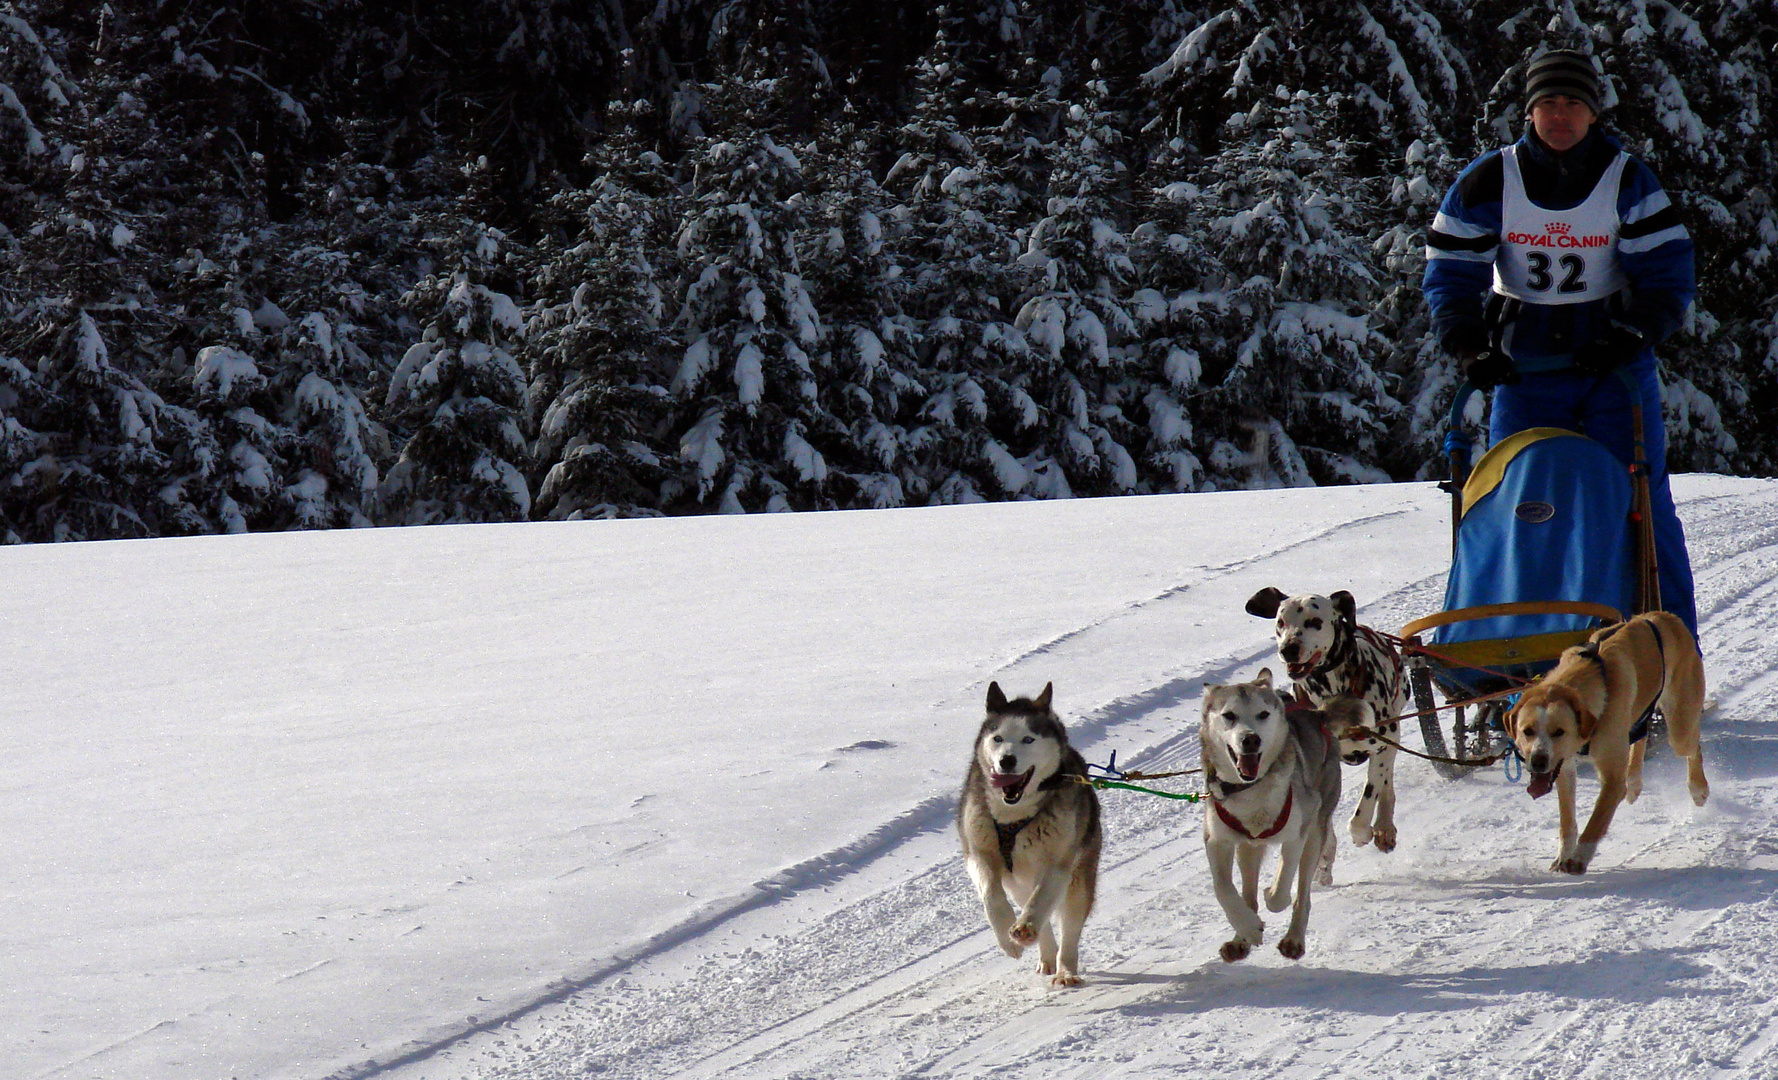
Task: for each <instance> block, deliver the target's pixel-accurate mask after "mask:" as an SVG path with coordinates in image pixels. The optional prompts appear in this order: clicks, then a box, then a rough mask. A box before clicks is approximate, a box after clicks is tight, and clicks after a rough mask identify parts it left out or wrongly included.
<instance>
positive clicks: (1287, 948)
mask: <svg viewBox="0 0 1778 1080" xmlns="http://www.w3.org/2000/svg"><path fill="white" fill-rule="evenodd" d="M1303 951H1304V950H1303V939H1302V938H1293V937H1287V938H1285V939H1284V940H1283V941H1280V942H1279V943H1278V952H1279V953H1280V954H1282V955H1283V957H1284V959H1286V960H1301V959H1302V958H1303Z"/></svg>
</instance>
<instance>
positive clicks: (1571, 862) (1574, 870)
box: [1550, 856, 1587, 875]
mask: <svg viewBox="0 0 1778 1080" xmlns="http://www.w3.org/2000/svg"><path fill="white" fill-rule="evenodd" d="M1550 869H1551V870H1554V871H1556V872H1558V873H1562V874H1576V875H1579V874H1584V873H1586V872H1587V864H1586V860H1584V859H1577V858H1574V857H1572V856H1570V857H1568V858H1566V859H1557V860H1556V861H1555V862H1553V863H1551V864H1550Z"/></svg>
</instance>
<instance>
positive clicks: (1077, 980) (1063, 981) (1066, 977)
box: [1050, 971, 1085, 986]
mask: <svg viewBox="0 0 1778 1080" xmlns="http://www.w3.org/2000/svg"><path fill="white" fill-rule="evenodd" d="M1083 981H1085V980H1083V979H1082V978H1081V977H1080V976H1079V975H1076V974H1075V973H1074V972H1072V971H1064V972H1062V973H1060V974H1058V975H1057V976H1056V977H1055V978H1053V979H1051V980H1050V985H1051V986H1079V985H1080V984H1081V983H1082V982H1083Z"/></svg>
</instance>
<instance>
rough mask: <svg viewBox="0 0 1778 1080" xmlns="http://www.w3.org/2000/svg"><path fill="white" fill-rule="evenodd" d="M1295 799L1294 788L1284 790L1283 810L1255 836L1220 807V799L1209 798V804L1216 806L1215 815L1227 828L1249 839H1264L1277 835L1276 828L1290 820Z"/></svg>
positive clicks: (1238, 819)
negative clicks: (1269, 826)
mask: <svg viewBox="0 0 1778 1080" xmlns="http://www.w3.org/2000/svg"><path fill="white" fill-rule="evenodd" d="M1295 801H1296V791H1295V790H1294V789H1291V790H1287V791H1285V793H1284V810H1283V812H1282V813H1280V814H1279V815H1278V820H1277V821H1274V822H1272V827H1271V828H1269V829H1267V830H1266V831H1265V832H1263V833H1260V834H1259V835H1257V836H1256V835H1254V834H1253V833H1250V832H1248V831H1247V826H1245V825H1243V824H1241V819H1240V818H1237V817H1236V816H1235V815H1233V814H1231V813H1229V812H1228V811H1227V810H1224V809H1223V808H1222V801H1221V800H1220V799H1211V800H1210V805H1211V806H1214V807H1216V816H1217V817H1219V818H1221V819H1222V823H1223V824H1224V825H1227V826H1228V827H1229V828H1231V829H1233V830H1235V831H1236V832H1238V833H1240V834H1241V835H1242V836H1245V837H1246V838H1247V839H1249V840H1264V839H1265V838H1266V837H1268V836H1276V835H1278V830H1280V829H1282V828H1284V826H1285V825H1287V824H1289V822H1290V804H1291V803H1293V802H1295Z"/></svg>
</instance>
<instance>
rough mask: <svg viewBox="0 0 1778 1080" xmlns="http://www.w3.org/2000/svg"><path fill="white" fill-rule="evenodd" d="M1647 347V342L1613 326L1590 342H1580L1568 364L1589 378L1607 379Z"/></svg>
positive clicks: (1632, 332) (1620, 324)
mask: <svg viewBox="0 0 1778 1080" xmlns="http://www.w3.org/2000/svg"><path fill="white" fill-rule="evenodd" d="M1647 347H1648V340H1647V339H1646V338H1644V337H1643V336H1642V335H1641V334H1639V333H1637V332H1636V331H1635V330H1632V329H1631V328H1630V327H1628V326H1626V325H1624V324H1623V323H1621V322H1614V323H1612V324H1611V325H1609V326H1607V327H1606V328H1605V332H1604V333H1602V334H1600V335H1599V336H1598V337H1596V338H1594V339H1593V340H1591V341H1583V342H1581V344H1580V347H1579V348H1577V349H1575V350H1574V358H1573V359H1572V360H1570V361H1569V363H1570V364H1571V365H1572V366H1573V368H1574V370H1575V371H1576V372H1577V373H1579V374H1581V375H1587V376H1591V377H1592V378H1595V379H1597V378H1601V377H1603V376H1606V375H1610V374H1611V373H1612V372H1614V371H1616V370H1617V369H1618V368H1621V367H1623V366H1624V365H1625V364H1627V363H1629V362H1630V361H1632V360H1634V359H1636V357H1637V356H1638V355H1640V354H1641V352H1642V350H1643V349H1645V348H1647Z"/></svg>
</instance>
